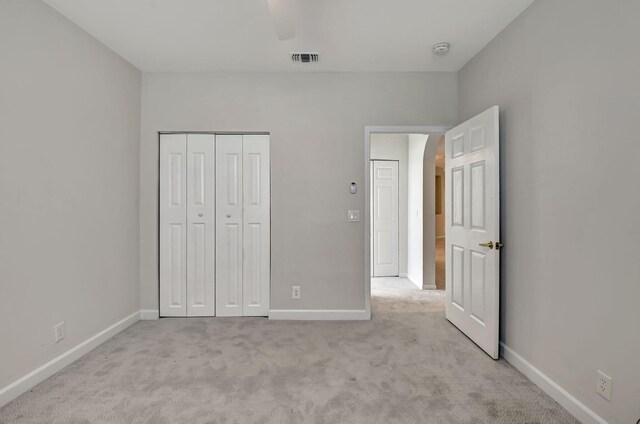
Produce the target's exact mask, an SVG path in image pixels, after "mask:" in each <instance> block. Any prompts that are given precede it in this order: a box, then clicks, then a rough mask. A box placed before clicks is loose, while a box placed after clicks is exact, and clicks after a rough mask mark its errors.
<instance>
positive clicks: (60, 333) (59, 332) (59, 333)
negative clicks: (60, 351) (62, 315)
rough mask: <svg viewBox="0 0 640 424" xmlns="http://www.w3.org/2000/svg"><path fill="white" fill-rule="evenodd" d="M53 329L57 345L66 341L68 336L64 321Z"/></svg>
mask: <svg viewBox="0 0 640 424" xmlns="http://www.w3.org/2000/svg"><path fill="white" fill-rule="evenodd" d="M53 329H54V331H55V340H56V343H58V342H59V341H60V340H62V339H64V338H65V336H66V335H67V330H66V329H65V326H64V321H62V322H60V323H58V324H56V325H55V327H53Z"/></svg>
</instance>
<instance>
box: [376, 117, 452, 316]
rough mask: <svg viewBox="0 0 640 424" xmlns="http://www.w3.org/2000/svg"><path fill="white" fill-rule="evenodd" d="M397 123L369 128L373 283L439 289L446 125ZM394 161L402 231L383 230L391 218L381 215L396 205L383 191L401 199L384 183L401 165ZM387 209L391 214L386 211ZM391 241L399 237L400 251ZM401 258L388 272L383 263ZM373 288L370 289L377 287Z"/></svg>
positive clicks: (386, 288)
mask: <svg viewBox="0 0 640 424" xmlns="http://www.w3.org/2000/svg"><path fill="white" fill-rule="evenodd" d="M396 128H397V127H382V128H380V127H378V128H375V129H372V130H370V132H369V133H368V134H367V135H368V139H367V141H368V142H367V146H366V149H367V161H368V162H369V164H370V170H369V172H368V177H369V178H368V180H369V181H367V184H366V186H367V194H368V196H369V198H368V200H367V206H368V207H369V211H368V212H367V213H366V215H365V218H366V219H367V220H368V223H367V224H368V225H367V230H368V233H369V234H368V235H367V238H368V242H369V255H368V263H367V267H368V271H369V275H370V276H372V278H373V279H372V280H369V287H373V290H374V292H375V293H380V292H385V293H391V292H394V291H395V292H396V293H399V292H400V291H403V292H406V291H407V290H410V291H415V290H417V291H423V290H425V291H427V290H435V289H436V288H437V287H436V278H435V276H436V263H435V261H436V243H435V241H436V239H435V237H436V234H435V227H436V217H435V214H434V211H435V206H436V205H435V194H434V181H435V160H436V156H435V155H436V150H437V146H438V142H439V141H440V139H441V138H442V136H443V133H444V131H445V130H446V128H442V127H435V128H434V127H400V128H397V129H398V131H397V132H396V131H394V129H396ZM390 163H394V164H397V165H393V166H397V168H398V178H397V182H398V189H397V193H398V194H397V199H398V200H397V203H398V204H397V206H395V205H393V206H394V208H396V209H395V210H397V211H398V223H397V224H395V223H394V224H393V225H392V228H394V229H395V228H397V231H398V233H397V234H398V235H397V237H396V236H395V234H394V233H392V232H390V231H387V232H385V233H383V232H382V231H381V224H385V223H384V222H381V219H384V218H387V219H390V218H392V217H393V216H394V208H391V207H389V205H388V204H386V203H384V202H381V200H385V199H383V196H382V195H383V194H386V196H387V197H386V200H388V201H389V200H391V201H392V202H395V199H396V197H395V196H394V195H393V193H394V190H393V189H389V188H387V187H384V186H383V185H384V184H387V185H388V184H389V183H391V182H392V181H393V175H394V174H393V172H395V171H393V166H391V165H389V164H390ZM382 167H384V168H385V169H382ZM377 168H380V169H379V170H378V169H377ZM379 171H380V172H379ZM383 212H384V213H385V214H383V215H380V214H381V213H383ZM390 222H391V221H390ZM390 241H392V243H396V242H397V243H398V248H397V254H396V253H395V252H396V250H395V249H394V247H393V246H391V245H390V243H389V242H390ZM383 254H384V255H383ZM389 254H393V256H390V255H389ZM396 255H397V256H396ZM396 258H397V261H398V267H397V270H396V269H395V268H394V269H393V270H391V271H388V270H387V272H385V270H384V268H383V267H381V266H380V265H382V264H383V263H385V264H386V263H389V262H391V261H390V259H393V260H395V259H396ZM367 291H368V295H370V294H371V289H369V290H367ZM368 301H370V298H369V299H368ZM368 306H369V307H370V304H369V305H368Z"/></svg>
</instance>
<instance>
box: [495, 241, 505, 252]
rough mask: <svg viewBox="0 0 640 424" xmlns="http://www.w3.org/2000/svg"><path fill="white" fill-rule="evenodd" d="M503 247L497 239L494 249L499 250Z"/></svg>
mask: <svg viewBox="0 0 640 424" xmlns="http://www.w3.org/2000/svg"><path fill="white" fill-rule="evenodd" d="M503 247H504V244H502V243H500V242H499V241H497V242H496V250H500V249H502V248H503Z"/></svg>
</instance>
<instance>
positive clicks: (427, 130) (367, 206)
mask: <svg viewBox="0 0 640 424" xmlns="http://www.w3.org/2000/svg"><path fill="white" fill-rule="evenodd" d="M451 128H453V126H452V125H443V126H377V125H372V126H365V127H364V158H365V161H364V163H365V164H366V165H367V166H366V170H365V173H364V196H365V198H364V250H365V252H364V253H365V254H364V276H365V281H364V287H365V305H364V307H365V312H366V315H367V318H368V319H371V203H370V202H371V192H370V190H371V172H370V170H369V169H370V168H369V163H370V161H371V134H424V135H428V134H433V133H443V134H444V133H446V132H447V131H449V130H450V129H451ZM431 142H433V140H432V141H431ZM427 143H429V140H428V139H427Z"/></svg>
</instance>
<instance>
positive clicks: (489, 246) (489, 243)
mask: <svg viewBox="0 0 640 424" xmlns="http://www.w3.org/2000/svg"><path fill="white" fill-rule="evenodd" d="M480 246H482V247H488V248H489V249H493V242H492V241H490V242H487V243H480Z"/></svg>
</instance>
